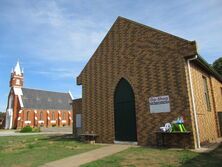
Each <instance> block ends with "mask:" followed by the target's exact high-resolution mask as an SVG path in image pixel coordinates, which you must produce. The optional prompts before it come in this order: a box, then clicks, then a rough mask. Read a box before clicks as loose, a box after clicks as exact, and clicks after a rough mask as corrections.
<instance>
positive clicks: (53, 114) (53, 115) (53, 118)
mask: <svg viewBox="0 0 222 167" xmlns="http://www.w3.org/2000/svg"><path fill="white" fill-rule="evenodd" d="M52 120H55V112H54V111H53V112H52Z"/></svg>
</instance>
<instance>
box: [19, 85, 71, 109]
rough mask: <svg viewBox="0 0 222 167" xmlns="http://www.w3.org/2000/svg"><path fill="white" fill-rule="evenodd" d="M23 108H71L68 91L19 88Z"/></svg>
mask: <svg viewBox="0 0 222 167" xmlns="http://www.w3.org/2000/svg"><path fill="white" fill-rule="evenodd" d="M21 89H22V93H23V95H22V96H21V97H22V101H23V105H24V108H30V109H44V110H45V109H47V110H50V109H51V110H71V104H70V103H71V102H72V99H71V96H70V94H69V93H60V92H52V91H45V90H36V89H29V88H21Z"/></svg>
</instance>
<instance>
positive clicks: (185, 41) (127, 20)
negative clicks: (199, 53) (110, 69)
mask: <svg viewBox="0 0 222 167" xmlns="http://www.w3.org/2000/svg"><path fill="white" fill-rule="evenodd" d="M121 20H124V21H125V22H128V23H131V24H133V25H136V26H139V27H140V28H141V30H144V29H145V30H146V29H147V30H152V31H155V32H158V33H160V34H162V35H164V36H169V37H171V38H173V39H175V40H178V41H181V42H183V43H187V44H190V45H192V46H194V48H196V42H195V41H189V40H186V39H183V38H180V37H178V36H175V35H172V34H170V33H167V32H164V31H161V30H158V29H155V28H152V27H149V26H147V25H144V24H141V23H138V22H135V21H132V20H129V19H127V18H124V17H120V16H119V17H118V18H117V19H116V21H115V22H114V23H113V25H112V27H111V28H110V30H109V31H108V33H107V34H106V36H105V37H104V39H103V40H102V42H101V43H100V45H99V46H98V48H99V47H100V46H101V44H102V43H103V42H104V41H105V40H106V38H107V36H108V35H109V34H110V33H111V31H112V29H113V27H114V26H115V25H116V24H117V23H118V22H119V21H121ZM98 48H97V49H98ZM96 51H97V50H96ZM96 51H95V52H94V54H93V56H92V57H91V58H90V59H89V61H88V63H87V64H86V65H85V67H84V68H83V70H82V71H81V73H80V75H79V76H78V77H77V84H78V85H81V77H82V74H83V72H84V71H85V69H86V67H87V65H88V64H89V62H90V61H91V59H92V58H93V57H94V55H95V53H96Z"/></svg>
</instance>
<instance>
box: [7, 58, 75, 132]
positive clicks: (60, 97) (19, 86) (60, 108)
mask: <svg viewBox="0 0 222 167" xmlns="http://www.w3.org/2000/svg"><path fill="white" fill-rule="evenodd" d="M23 83H24V72H23V70H21V68H20V65H19V62H17V64H16V66H15V68H14V69H13V70H12V72H11V79H10V88H11V89H10V92H9V95H8V103H7V109H6V123H5V128H6V129H12V128H22V127H25V126H27V125H30V126H31V127H40V126H42V127H52V126H57V127H62V126H72V106H71V103H72V94H71V93H70V92H69V93H60V92H52V91H45V90H37V89H30V88H24V87H23Z"/></svg>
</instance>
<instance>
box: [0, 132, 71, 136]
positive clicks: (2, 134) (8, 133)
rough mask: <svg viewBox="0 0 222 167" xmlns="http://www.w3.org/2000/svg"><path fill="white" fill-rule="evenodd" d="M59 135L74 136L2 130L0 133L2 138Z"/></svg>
mask: <svg viewBox="0 0 222 167" xmlns="http://www.w3.org/2000/svg"><path fill="white" fill-rule="evenodd" d="M43 134H46V135H57V134H61V135H62V134H72V132H39V133H19V132H16V131H15V130H1V131H0V137H1V136H26V135H43Z"/></svg>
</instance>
